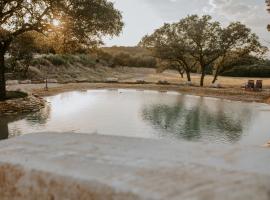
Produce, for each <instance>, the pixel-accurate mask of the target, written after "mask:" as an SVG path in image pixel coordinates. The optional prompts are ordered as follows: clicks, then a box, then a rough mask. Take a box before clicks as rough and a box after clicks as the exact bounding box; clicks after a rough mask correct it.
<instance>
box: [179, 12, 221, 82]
mask: <svg viewBox="0 0 270 200" xmlns="http://www.w3.org/2000/svg"><path fill="white" fill-rule="evenodd" d="M177 26H178V27H179V28H178V29H179V30H181V34H182V35H183V36H182V37H183V38H184V39H185V42H186V45H187V46H188V47H189V49H188V53H189V54H190V56H191V57H192V58H193V59H194V60H195V61H196V62H197V63H198V64H199V67H200V71H201V80H200V86H204V78H205V75H206V71H207V69H208V67H210V66H211V64H212V63H213V62H214V61H215V60H216V59H217V58H218V57H219V56H220V46H219V36H220V33H221V26H220V24H219V23H218V22H215V21H214V22H213V21H212V17H211V16H209V15H204V16H202V17H199V16H197V15H192V16H188V17H186V18H184V19H182V20H181V21H180V22H179V23H178V24H177Z"/></svg>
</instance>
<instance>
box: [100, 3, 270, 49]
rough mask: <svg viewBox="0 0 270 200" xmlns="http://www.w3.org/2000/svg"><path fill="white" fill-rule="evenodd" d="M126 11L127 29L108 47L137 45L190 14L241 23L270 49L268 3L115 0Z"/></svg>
mask: <svg viewBox="0 0 270 200" xmlns="http://www.w3.org/2000/svg"><path fill="white" fill-rule="evenodd" d="M112 1H113V2H114V3H115V7H116V8H117V9H118V10H120V11H121V12H122V15H123V21H124V23H125V27H124V29H123V31H122V33H121V34H120V36H119V37H114V38H105V40H104V41H105V44H106V46H113V45H117V46H134V45H137V44H138V42H139V41H140V39H141V38H142V37H143V36H144V35H146V34H151V33H153V32H154V30H155V29H157V28H159V27H161V26H162V25H163V24H164V23H170V22H176V21H179V20H180V19H181V18H184V17H186V16H187V15H190V14H198V15H204V14H209V15H211V16H212V17H213V19H214V20H217V21H219V22H221V24H222V25H223V26H226V25H228V24H229V23H230V22H232V21H240V22H242V23H244V24H246V25H247V26H248V27H250V28H251V29H252V30H253V32H255V33H256V34H257V35H258V36H259V37H260V39H261V41H262V43H263V44H264V45H267V46H269V47H270V43H268V42H267V41H269V42H270V32H268V31H267V29H266V27H267V24H270V13H267V11H266V4H265V0H112Z"/></svg>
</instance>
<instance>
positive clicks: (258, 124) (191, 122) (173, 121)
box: [0, 90, 270, 145]
mask: <svg viewBox="0 0 270 200" xmlns="http://www.w3.org/2000/svg"><path fill="white" fill-rule="evenodd" d="M47 101H48V102H50V105H49V106H47V107H46V108H45V109H43V110H41V111H40V112H37V113H34V114H30V115H27V116H21V117H20V118H16V119H11V118H9V119H7V118H1V117H0V139H6V138H8V137H13V136H17V135H22V134H28V133H39V132H76V133H88V134H93V133H95V134H102V135H117V136H126V137H143V138H169V139H173V140H186V141H198V142H201V141H202V142H211V143H212V142H213V143H238V144H255V145H261V144H264V143H265V142H266V141H268V140H269V138H270V124H269V118H270V106H268V105H263V104H256V103H254V104H253V103H241V102H230V101H225V100H218V99H212V98H201V97H194V96H188V95H179V94H178V93H169V94H167V93H159V92H150V91H136V90H94V91H85V92H80V91H77V92H68V93H64V94H59V95H56V96H51V97H48V98H47Z"/></svg>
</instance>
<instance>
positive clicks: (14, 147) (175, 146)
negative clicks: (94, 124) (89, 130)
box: [0, 133, 270, 200]
mask: <svg viewBox="0 0 270 200" xmlns="http://www.w3.org/2000/svg"><path fill="white" fill-rule="evenodd" d="M0 199H1V200H13V199H14V200H17V199H18V200H21V199H22V200H36V199H38V200H45V199H46V200H47V199H48V200H55V199H57V200H58V199H59V200H73V199H74V200H91V199H95V200H110V199H112V200H133V199H140V200H141V199H142V200H146V199H149V200H152V199H153V200H170V199H172V200H179V199H188V200H204V199H205V200H212V199H219V200H223V199H224V200H225V199H226V200H227V199H230V200H231V199H237V200H238V199H245V200H249V199H250V200H251V199H252V200H253V199H254V200H269V199H270V150H269V149H267V148H262V147H256V146H229V145H224V146H222V145H206V144H195V143H186V142H172V141H165V140H148V139H136V138H124V137H113V136H100V135H86V134H85V135H84V134H74V133H73V134H71V133H46V134H45V133H44V134H30V135H26V136H21V137H17V138H14V139H10V140H6V141H2V142H0Z"/></svg>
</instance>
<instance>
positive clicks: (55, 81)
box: [44, 79, 58, 83]
mask: <svg viewBox="0 0 270 200" xmlns="http://www.w3.org/2000/svg"><path fill="white" fill-rule="evenodd" d="M45 81H46V80H45ZM45 81H44V82H45ZM47 81H48V83H58V81H57V80H56V79H48V80H47Z"/></svg>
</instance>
